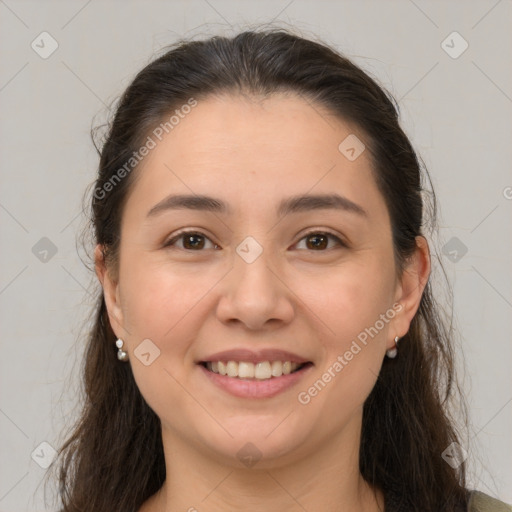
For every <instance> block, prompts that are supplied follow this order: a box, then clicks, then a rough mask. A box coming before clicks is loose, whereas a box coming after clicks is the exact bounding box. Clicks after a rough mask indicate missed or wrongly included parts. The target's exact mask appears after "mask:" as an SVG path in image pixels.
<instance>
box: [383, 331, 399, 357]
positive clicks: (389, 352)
mask: <svg viewBox="0 0 512 512" xmlns="http://www.w3.org/2000/svg"><path fill="white" fill-rule="evenodd" d="M399 339H400V338H399V337H398V336H397V337H396V338H395V346H394V347H393V348H390V349H389V350H386V355H387V356H388V357H389V358H390V359H394V358H395V357H396V356H397V354H398V340H399Z"/></svg>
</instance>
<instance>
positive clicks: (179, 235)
mask: <svg viewBox="0 0 512 512" xmlns="http://www.w3.org/2000/svg"><path fill="white" fill-rule="evenodd" d="M186 235H198V236H202V237H204V238H205V239H207V240H209V241H210V242H212V241H211V240H210V239H209V238H208V237H207V236H206V235H205V234H204V233H201V232H200V231H193V230H186V231H180V232H179V233H177V234H176V235H175V236H173V237H172V238H171V239H169V240H168V241H167V242H165V244H164V248H171V247H172V246H173V245H174V244H175V243H176V242H177V241H178V240H180V239H182V238H183V237H184V236H186ZM312 235H324V236H327V237H329V238H331V239H333V240H335V241H336V243H337V244H338V245H339V246H340V247H345V248H346V247H348V246H347V244H346V243H344V242H343V241H342V240H341V239H340V238H339V237H338V236H336V235H335V234H333V233H330V232H329V231H322V230H312V231H308V232H307V233H305V234H304V235H303V236H302V238H301V239H300V240H299V242H301V241H302V240H304V239H305V238H308V237H310V236H312ZM299 242H297V243H299ZM212 243H213V244H214V245H215V246H217V244H215V243H214V242H212ZM294 245H296V244H294ZM179 249H180V250H183V251H187V252H203V250H198V251H194V250H193V249H185V248H183V249H182V248H179ZM331 249H332V248H331ZM328 250H329V249H322V250H319V251H315V250H313V249H311V251H312V252H326V251H328Z"/></svg>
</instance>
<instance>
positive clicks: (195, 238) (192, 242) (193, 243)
mask: <svg viewBox="0 0 512 512" xmlns="http://www.w3.org/2000/svg"><path fill="white" fill-rule="evenodd" d="M182 236H183V247H184V248H185V249H202V248H203V247H204V236H202V235H196V234H191V235H188V234H187V235H182Z"/></svg>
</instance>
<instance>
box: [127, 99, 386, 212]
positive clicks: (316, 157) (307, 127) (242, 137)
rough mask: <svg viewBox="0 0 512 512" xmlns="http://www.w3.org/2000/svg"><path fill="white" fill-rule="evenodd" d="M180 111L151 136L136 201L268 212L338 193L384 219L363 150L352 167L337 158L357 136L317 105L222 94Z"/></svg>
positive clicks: (367, 158)
mask: <svg viewBox="0 0 512 512" xmlns="http://www.w3.org/2000/svg"><path fill="white" fill-rule="evenodd" d="M187 111H188V113H187V114H183V115H182V116H180V118H179V121H178V122H177V123H176V122H175V123H174V124H173V125H172V128H171V129H170V128H169V127H168V130H167V131H168V133H164V135H163V136H162V137H161V140H158V139H156V138H155V137H154V136H153V138H155V142H156V145H155V147H154V148H153V149H152V150H151V152H150V153H149V155H148V156H147V157H146V158H145V159H144V161H143V162H142V164H141V165H140V166H139V169H137V174H138V176H137V180H136V184H135V186H134V189H135V190H133V192H132V195H134V196H136V197H137V200H138V201H139V202H140V201H145V202H146V203H147V204H148V205H149V204H151V203H156V202H157V201H159V200H161V199H162V198H163V197H165V196H166V195H167V194H169V193H171V192H175V193H181V194H183V193H186V194H198V195H212V196H216V197H225V198H226V201H228V202H230V203H234V207H235V210H236V209H237V207H241V206H242V205H245V207H247V208H250V207H252V208H258V207H259V208H260V209H261V208H262V207H263V208H268V209H270V208H271V204H272V203H275V204H277V203H278V202H280V200H281V199H282V198H283V197H284V196H287V197H288V196H291V195H299V194H305V193H308V192H310V191H311V192H312V193H313V192H314V193H324V194H325V193H332V192H337V193H340V194H342V195H343V196H345V197H348V198H349V199H351V200H352V201H353V202H356V203H360V204H361V203H367V205H368V206H371V205H370V204H368V203H375V204H373V206H372V208H374V209H375V207H376V208H380V209H381V212H380V213H383V212H382V208H383V207H384V202H383V198H382V197H381V196H380V193H379V192H378V190H377V188H376V184H375V181H374V178H373V174H372V170H371V163H370V156H369V155H368V151H366V150H364V151H363V152H362V153H361V154H360V156H359V157H358V158H356V159H352V160H350V159H348V158H347V157H346V155H345V154H344V153H343V152H342V151H340V144H342V147H343V141H345V140H347V137H349V140H351V139H350V137H354V136H355V137H357V138H358V139H359V140H361V141H363V140H364V136H363V134H362V133H361V132H360V131H359V130H358V129H357V127H355V126H353V125H351V124H349V123H346V122H344V121H343V120H341V119H339V118H338V117H335V116H334V115H333V114H332V113H330V112H328V111H327V110H326V109H324V108H322V107H321V106H319V105H313V104H312V103H311V102H310V101H307V100H305V99H304V98H302V97H300V96H298V95H293V94H277V95H273V96H270V97H268V98H265V99H257V98H247V97H242V96H232V95H221V96H211V97H208V98H206V99H203V100H200V101H198V102H197V104H196V106H195V107H193V108H191V109H187ZM356 149H357V148H356ZM372 208H368V209H369V210H371V209H372ZM238 209H240V208H238ZM365 209H366V208H365Z"/></svg>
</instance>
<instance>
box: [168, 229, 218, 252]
mask: <svg viewBox="0 0 512 512" xmlns="http://www.w3.org/2000/svg"><path fill="white" fill-rule="evenodd" d="M178 241H182V242H183V243H182V245H181V246H180V245H179V244H178V245H177V244H176V242H178ZM208 242H209V243H210V245H211V246H210V247H205V246H206V245H207V243H208ZM176 245H177V247H178V249H183V250H186V251H201V250H202V249H205V248H206V249H218V248H219V246H218V245H217V244H215V243H213V242H212V241H211V240H210V239H209V238H208V237H207V236H206V235H204V234H203V233H200V232H198V231H181V232H180V233H178V234H177V235H175V236H174V237H172V238H171V239H170V240H168V241H167V242H165V244H164V247H173V246H176Z"/></svg>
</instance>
